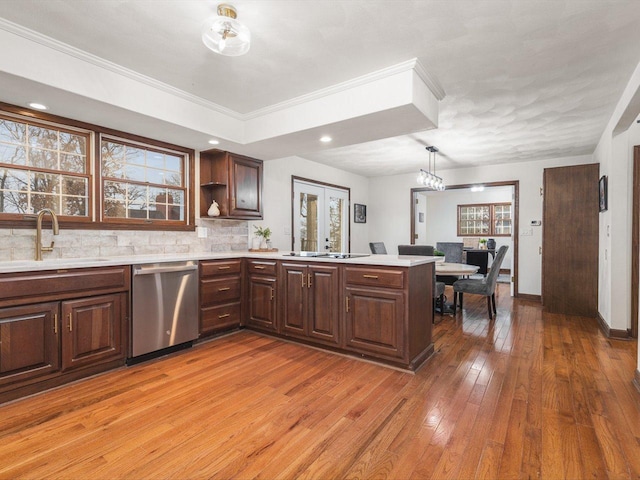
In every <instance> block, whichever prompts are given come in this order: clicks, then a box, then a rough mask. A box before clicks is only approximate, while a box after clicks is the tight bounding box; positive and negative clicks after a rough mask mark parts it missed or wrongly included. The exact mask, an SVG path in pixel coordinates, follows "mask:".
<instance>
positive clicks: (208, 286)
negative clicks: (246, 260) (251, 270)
mask: <svg viewBox="0 0 640 480" xmlns="http://www.w3.org/2000/svg"><path fill="white" fill-rule="evenodd" d="M241 298H242V261H241V260H240V259H234V260H206V261H201V262H200V336H207V335H212V334H216V333H221V332H225V331H229V330H233V329H235V328H238V327H239V326H240V320H241Z"/></svg>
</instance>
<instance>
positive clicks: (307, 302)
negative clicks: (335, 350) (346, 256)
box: [280, 262, 340, 345]
mask: <svg viewBox="0 0 640 480" xmlns="http://www.w3.org/2000/svg"><path fill="white" fill-rule="evenodd" d="M280 278H281V283H282V287H281V290H282V302H281V303H282V308H281V319H282V325H281V333H282V334H284V335H288V336H294V337H300V338H312V339H314V340H316V341H319V342H322V343H327V344H330V345H339V344H340V328H339V327H340V306H339V305H340V268H339V267H338V266H332V265H328V266H321V265H313V266H312V265H306V264H302V263H295V262H282V263H281V269H280Z"/></svg>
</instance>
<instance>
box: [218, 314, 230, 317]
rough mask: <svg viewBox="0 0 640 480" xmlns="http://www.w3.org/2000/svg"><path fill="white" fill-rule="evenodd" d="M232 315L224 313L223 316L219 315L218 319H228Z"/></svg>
mask: <svg viewBox="0 0 640 480" xmlns="http://www.w3.org/2000/svg"><path fill="white" fill-rule="evenodd" d="M230 316H231V314H230V313H223V314H222V315H218V318H227V317H230Z"/></svg>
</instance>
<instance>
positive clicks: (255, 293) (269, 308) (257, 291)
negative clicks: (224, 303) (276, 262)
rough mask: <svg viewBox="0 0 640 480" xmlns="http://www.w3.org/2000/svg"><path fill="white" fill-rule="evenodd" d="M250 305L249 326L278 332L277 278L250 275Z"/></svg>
mask: <svg viewBox="0 0 640 480" xmlns="http://www.w3.org/2000/svg"><path fill="white" fill-rule="evenodd" d="M248 303H249V305H248V310H249V312H248V317H247V325H251V326H254V327H258V328H262V329H265V330H269V331H277V329H278V324H277V322H276V279H275V277H264V276H261V275H249V299H248Z"/></svg>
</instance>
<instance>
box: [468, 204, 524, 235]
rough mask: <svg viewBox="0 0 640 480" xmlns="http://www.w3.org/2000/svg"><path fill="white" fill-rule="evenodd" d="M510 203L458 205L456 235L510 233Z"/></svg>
mask: <svg viewBox="0 0 640 480" xmlns="http://www.w3.org/2000/svg"><path fill="white" fill-rule="evenodd" d="M511 222H512V220H511V204H510V203H487V204H476V205H458V236H459V237H462V236H465V237H469V236H480V237H484V236H495V237H508V236H510V235H511V225H512V223H511Z"/></svg>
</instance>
